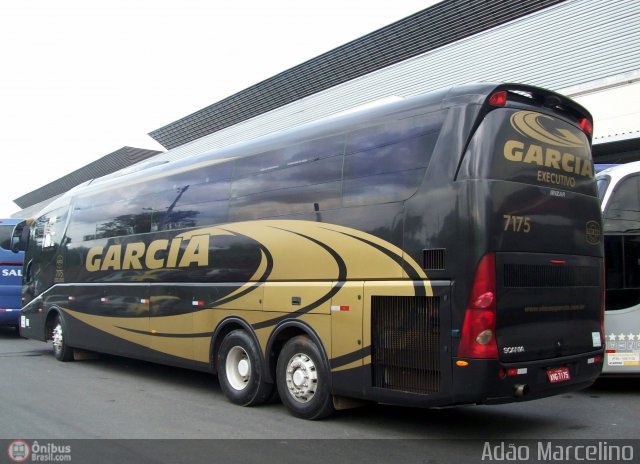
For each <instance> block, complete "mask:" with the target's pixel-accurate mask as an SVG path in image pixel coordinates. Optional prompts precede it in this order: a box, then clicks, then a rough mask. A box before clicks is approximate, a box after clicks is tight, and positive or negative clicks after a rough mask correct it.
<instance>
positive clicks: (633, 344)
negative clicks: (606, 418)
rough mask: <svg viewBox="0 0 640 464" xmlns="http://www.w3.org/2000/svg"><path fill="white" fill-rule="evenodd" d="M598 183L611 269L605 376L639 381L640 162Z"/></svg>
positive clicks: (604, 174) (602, 175)
mask: <svg viewBox="0 0 640 464" xmlns="http://www.w3.org/2000/svg"><path fill="white" fill-rule="evenodd" d="M596 170H597V168H596ZM596 179H597V182H598V195H599V196H600V201H601V203H602V213H603V224H604V230H603V232H604V248H605V263H606V279H605V280H606V298H605V301H606V311H605V322H604V329H605V338H606V353H605V362H604V366H603V369H602V373H603V374H604V375H623V376H631V375H640V161H635V162H632V163H626V164H620V165H617V166H612V167H609V168H607V169H604V170H602V171H600V172H599V173H598V174H597V176H596Z"/></svg>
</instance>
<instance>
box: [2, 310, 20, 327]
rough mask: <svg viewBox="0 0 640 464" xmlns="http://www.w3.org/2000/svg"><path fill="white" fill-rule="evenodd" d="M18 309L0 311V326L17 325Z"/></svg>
mask: <svg viewBox="0 0 640 464" xmlns="http://www.w3.org/2000/svg"><path fill="white" fill-rule="evenodd" d="M19 323H20V309H19V308H18V309H4V308H3V309H0V325H18V324H19Z"/></svg>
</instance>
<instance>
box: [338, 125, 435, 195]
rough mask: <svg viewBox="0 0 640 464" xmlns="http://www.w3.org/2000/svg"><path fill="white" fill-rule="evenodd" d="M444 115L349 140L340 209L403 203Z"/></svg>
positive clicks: (420, 174)
mask: <svg viewBox="0 0 640 464" xmlns="http://www.w3.org/2000/svg"><path fill="white" fill-rule="evenodd" d="M443 118H444V115H443V114H441V113H433V114H429V115H420V116H416V117H412V118H406V119H403V120H400V121H394V122H392V123H387V124H384V125H379V126H375V127H368V128H365V129H362V130H359V131H356V132H354V133H352V134H350V136H349V142H348V144H347V150H346V155H345V161H344V184H343V193H342V195H343V205H344V206H356V205H367V204H376V203H386V202H394V201H402V200H406V199H407V198H409V197H410V196H411V195H413V194H414V193H415V191H416V190H417V189H418V187H419V185H420V183H421V182H422V179H423V177H424V173H425V170H426V167H427V166H428V164H429V160H430V159H431V155H432V153H433V149H434V147H435V144H436V141H437V140H438V134H439V132H440V128H441V126H442V121H443Z"/></svg>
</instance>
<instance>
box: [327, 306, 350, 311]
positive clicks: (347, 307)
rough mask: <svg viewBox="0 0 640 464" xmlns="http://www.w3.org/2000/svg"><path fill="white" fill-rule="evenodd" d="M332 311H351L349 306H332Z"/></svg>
mask: <svg viewBox="0 0 640 464" xmlns="http://www.w3.org/2000/svg"><path fill="white" fill-rule="evenodd" d="M331 311H349V306H331Z"/></svg>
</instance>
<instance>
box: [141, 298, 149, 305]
mask: <svg viewBox="0 0 640 464" xmlns="http://www.w3.org/2000/svg"><path fill="white" fill-rule="evenodd" d="M140 303H142V304H148V303H149V299H147V298H141V299H140Z"/></svg>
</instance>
